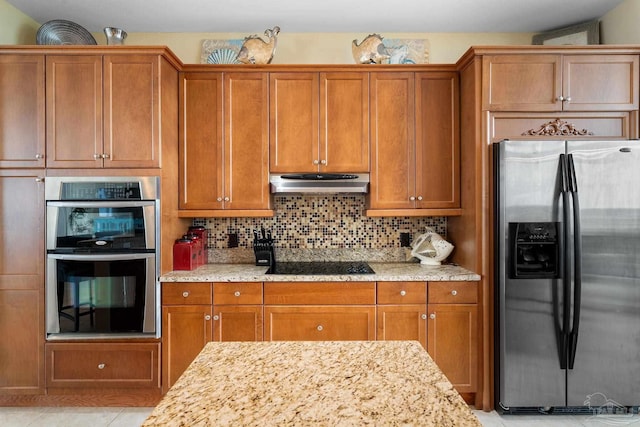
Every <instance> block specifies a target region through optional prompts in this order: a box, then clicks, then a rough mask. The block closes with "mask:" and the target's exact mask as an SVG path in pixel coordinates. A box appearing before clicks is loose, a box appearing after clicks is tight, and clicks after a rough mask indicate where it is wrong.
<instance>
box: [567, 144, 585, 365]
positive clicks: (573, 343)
mask: <svg viewBox="0 0 640 427" xmlns="http://www.w3.org/2000/svg"><path fill="white" fill-rule="evenodd" d="M568 160H569V191H570V193H571V199H572V202H573V206H572V207H573V253H574V261H573V275H574V278H573V327H572V329H571V332H570V333H569V369H573V363H574V361H575V358H576V348H577V345H578V329H579V327H580V306H581V297H582V237H581V236H582V233H581V232H580V200H579V198H578V181H577V179H576V170H575V167H574V164H573V155H572V154H569V156H568Z"/></svg>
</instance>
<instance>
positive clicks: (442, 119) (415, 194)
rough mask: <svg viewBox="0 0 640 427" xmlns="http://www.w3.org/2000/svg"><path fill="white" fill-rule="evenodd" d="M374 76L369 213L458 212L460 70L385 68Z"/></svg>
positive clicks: (372, 82) (395, 214) (446, 213)
mask: <svg viewBox="0 0 640 427" xmlns="http://www.w3.org/2000/svg"><path fill="white" fill-rule="evenodd" d="M370 78H371V92H370V93H371V116H372V117H375V120H372V121H371V188H370V195H369V210H368V211H367V215H372V216H376V215H390V216H398V215H423V214H425V213H426V212H425V210H426V209H434V210H435V209H438V210H439V212H437V213H438V214H439V215H448V214H452V215H456V214H458V213H459V212H458V210H459V208H460V182H459V173H460V153H459V150H460V140H459V130H458V120H459V119H458V117H459V112H458V102H459V101H458V91H459V89H458V76H457V74H456V73H454V72H420V73H412V72H388V73H386V72H385V73H371V77H370ZM447 210H449V212H447ZM434 212H435V211H434Z"/></svg>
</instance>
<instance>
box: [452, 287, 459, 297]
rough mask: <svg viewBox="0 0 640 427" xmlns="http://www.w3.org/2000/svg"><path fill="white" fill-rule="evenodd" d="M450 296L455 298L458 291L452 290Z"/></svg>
mask: <svg viewBox="0 0 640 427" xmlns="http://www.w3.org/2000/svg"><path fill="white" fill-rule="evenodd" d="M451 295H453V296H454V297H455V296H456V295H458V291H456V290H455V289H454V290H452V291H451Z"/></svg>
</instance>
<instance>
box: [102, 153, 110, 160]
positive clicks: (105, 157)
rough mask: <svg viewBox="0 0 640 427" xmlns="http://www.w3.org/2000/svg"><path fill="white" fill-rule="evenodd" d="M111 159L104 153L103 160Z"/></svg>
mask: <svg viewBox="0 0 640 427" xmlns="http://www.w3.org/2000/svg"><path fill="white" fill-rule="evenodd" d="M109 157H110V156H109V155H108V154H107V153H104V154H103V155H102V158H103V159H108V158H109Z"/></svg>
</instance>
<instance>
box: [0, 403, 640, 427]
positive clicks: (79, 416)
mask: <svg viewBox="0 0 640 427" xmlns="http://www.w3.org/2000/svg"><path fill="white" fill-rule="evenodd" d="M152 409H153V408H84V407H74V408H58V407H52V408H14V407H4V408H3V407H0V426H2V427H87V426H89V427H138V426H140V424H142V422H143V421H144V420H145V419H146V418H147V416H148V415H149V414H150V413H151V411H152ZM474 412H475V414H476V415H477V416H478V418H479V419H480V421H481V422H482V425H483V426H485V427H512V426H513V427H599V426H601V427H607V426H632V427H635V426H639V427H640V416H638V415H634V416H632V417H629V416H625V415H618V416H604V415H600V416H590V415H555V416H545V415H510V416H500V415H499V414H498V413H496V412H495V411H493V412H483V411H474Z"/></svg>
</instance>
